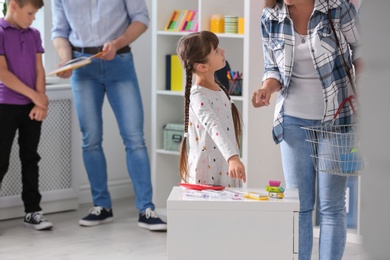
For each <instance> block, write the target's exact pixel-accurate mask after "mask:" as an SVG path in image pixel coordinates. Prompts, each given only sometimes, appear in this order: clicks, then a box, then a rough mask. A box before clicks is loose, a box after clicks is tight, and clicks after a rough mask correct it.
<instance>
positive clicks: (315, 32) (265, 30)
mask: <svg viewBox="0 0 390 260" xmlns="http://www.w3.org/2000/svg"><path fill="white" fill-rule="evenodd" d="M329 9H330V13H331V17H332V21H333V24H334V27H335V30H336V33H337V37H338V39H339V43H340V46H341V50H342V51H341V52H342V53H341V52H340V51H339V49H338V46H337V44H336V39H335V35H334V33H333V31H332V27H331V24H330V23H329V19H328V15H327V13H328V4H327V0H316V1H315V4H314V10H313V13H312V15H311V17H310V20H309V24H308V42H309V46H310V49H311V58H312V61H313V64H314V68H315V70H316V71H317V74H318V78H319V80H320V81H321V85H322V88H323V93H324V104H325V109H324V116H323V119H322V123H324V124H325V123H329V122H331V121H332V120H333V118H334V115H335V113H336V111H337V109H338V108H339V106H340V104H341V103H342V101H343V100H344V99H345V98H347V97H349V96H350V95H352V94H353V92H352V89H351V86H350V85H351V84H350V82H349V79H348V75H347V73H346V70H345V69H344V66H343V59H342V56H341V55H343V56H344V58H345V60H346V62H347V64H348V66H349V67H350V68H352V61H355V60H356V59H357V58H359V57H360V51H359V49H360V48H359V45H360V33H359V30H358V29H359V28H358V27H359V22H358V17H357V13H356V10H355V8H354V7H353V5H352V4H350V3H348V2H347V1H344V0H331V1H330V4H329ZM261 29H262V40H263V51H264V62H265V70H264V76H263V82H264V81H265V80H266V79H269V78H274V79H277V80H278V81H279V82H280V83H281V86H282V88H281V90H280V91H279V95H278V99H277V102H276V106H275V115H274V125H273V138H274V141H275V142H276V143H280V142H281V141H282V140H283V127H282V126H283V114H284V113H283V102H284V99H285V98H286V96H287V90H288V88H289V85H290V79H291V74H292V69H293V63H294V45H295V37H294V33H295V32H294V25H293V21H292V20H291V18H290V16H289V13H288V9H287V6H286V5H285V4H284V2H283V4H278V5H277V6H276V7H275V8H265V9H264V11H263V15H262V17H261ZM350 72H351V75H352V77H355V75H354V73H353V70H352V69H351V70H350ZM352 113H353V111H352V109H351V106H350V104H349V103H347V104H346V105H345V106H343V108H342V110H341V112H340V114H339V116H338V117H337V118H336V120H335V122H334V124H336V125H340V124H350V123H351V121H352V120H353V119H352Z"/></svg>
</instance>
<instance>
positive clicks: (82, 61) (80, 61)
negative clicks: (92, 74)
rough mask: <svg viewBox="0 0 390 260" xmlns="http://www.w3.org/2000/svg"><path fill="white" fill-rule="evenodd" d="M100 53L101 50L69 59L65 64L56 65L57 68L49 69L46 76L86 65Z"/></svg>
mask: <svg viewBox="0 0 390 260" xmlns="http://www.w3.org/2000/svg"><path fill="white" fill-rule="evenodd" d="M102 54H103V52H98V53H96V54H95V55H92V56H89V57H85V56H82V57H79V58H76V59H73V60H70V61H68V62H66V63H65V64H63V65H62V66H60V67H58V68H57V69H55V70H53V71H51V72H50V73H49V74H47V76H52V75H54V74H57V73H60V72H64V71H67V70H74V69H77V68H80V67H82V66H85V65H88V64H89V63H91V62H92V59H93V58H98V57H100V56H101V55H102Z"/></svg>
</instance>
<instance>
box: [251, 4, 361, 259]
mask: <svg viewBox="0 0 390 260" xmlns="http://www.w3.org/2000/svg"><path fill="white" fill-rule="evenodd" d="M328 11H329V12H330V15H331V17H332V22H333V24H334V27H335V30H336V34H337V38H338V39H339V43H340V49H341V51H340V50H339V47H338V45H337V43H336V38H335V34H334V33H333V31H332V27H331V24H330V21H329V19H328ZM358 27H359V22H358V17H357V13H356V10H355V8H354V6H353V5H352V4H350V3H349V2H348V1H346V0H329V3H328V1H327V0H284V1H283V0H276V1H275V0H274V1H267V8H265V9H264V11H263V15H262V18H261V29H262V40H263V53H264V63H265V71H264V76H263V82H262V86H261V88H260V89H258V90H257V91H256V92H255V93H254V94H253V97H252V104H253V106H254V107H263V106H268V105H269V102H270V97H271V95H272V94H273V93H274V92H278V98H277V102H276V106H275V119H274V125H273V131H272V134H273V138H274V141H275V143H277V144H279V143H280V148H281V154H282V163H283V170H284V177H285V181H286V186H287V187H288V188H298V190H299V197H300V213H299V259H300V260H302V259H310V258H311V253H312V245H313V228H312V227H313V223H312V213H313V209H314V204H315V199H316V193H317V196H318V198H317V199H318V201H317V202H318V210H319V214H320V243H319V245H320V248H319V252H320V259H321V260H324V259H331V260H337V259H341V258H342V255H343V252H344V247H345V242H346V230H347V227H346V209H345V196H346V194H345V191H346V185H347V178H345V177H342V176H337V175H333V174H328V173H324V172H319V173H318V183H317V190H316V177H317V175H316V171H315V168H314V166H313V163H312V161H311V158H310V156H309V152H310V151H309V145H308V144H307V143H306V142H305V132H304V130H303V129H301V127H302V126H315V125H322V124H326V123H329V122H330V121H332V119H333V116H334V114H335V112H336V110H337V109H338V108H339V106H340V104H341V103H342V101H343V100H344V99H345V98H347V97H349V96H350V95H353V91H352V89H351V83H350V81H349V79H348V75H347V72H346V70H345V68H344V66H343V58H342V56H344V59H345V60H346V62H347V64H348V65H349V67H350V68H354V69H351V71H350V73H351V74H352V77H353V78H355V77H356V75H358V74H359V72H360V70H361V61H360V60H361V59H360V51H359V49H360V48H359V45H360V33H359V28H358ZM352 113H353V111H352V109H351V107H350V105H349V104H347V105H346V106H344V107H343V109H342V110H341V112H340V114H339V117H338V118H337V119H336V120H335V122H334V124H350V123H352V121H353V116H352Z"/></svg>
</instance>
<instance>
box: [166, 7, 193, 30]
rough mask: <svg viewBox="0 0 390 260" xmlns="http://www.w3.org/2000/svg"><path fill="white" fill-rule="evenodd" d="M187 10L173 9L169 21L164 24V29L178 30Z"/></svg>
mask: <svg viewBox="0 0 390 260" xmlns="http://www.w3.org/2000/svg"><path fill="white" fill-rule="evenodd" d="M187 12H188V11H187V10H173V12H172V15H171V18H170V19H169V22H168V23H167V25H166V26H165V30H166V31H180V30H181V28H182V27H183V23H184V22H185V17H186V16H187Z"/></svg>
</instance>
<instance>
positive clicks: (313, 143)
mask: <svg viewBox="0 0 390 260" xmlns="http://www.w3.org/2000/svg"><path fill="white" fill-rule="evenodd" d="M352 98H353V96H351V97H349V98H347V99H346V100H345V102H347V101H349V102H350V103H351V107H352V109H353V110H354V108H353V105H352V102H351V99H352ZM345 102H343V103H342V104H341V105H340V107H342V106H344V104H345ZM339 112H340V108H339V110H338V111H337V112H336V114H335V116H334V118H336V117H337V115H338V113H339ZM333 122H334V120H333ZM333 122H332V123H331V124H329V125H321V126H307V127H302V129H304V130H305V133H306V142H308V144H309V146H310V157H311V158H312V159H313V163H314V167H315V169H316V170H317V172H327V173H331V174H336V175H343V176H354V175H359V174H360V173H361V172H362V170H363V168H364V162H363V158H362V156H361V154H360V152H359V146H360V142H359V126H358V124H350V125H333Z"/></svg>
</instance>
